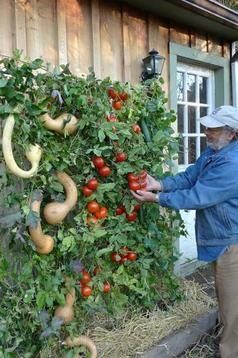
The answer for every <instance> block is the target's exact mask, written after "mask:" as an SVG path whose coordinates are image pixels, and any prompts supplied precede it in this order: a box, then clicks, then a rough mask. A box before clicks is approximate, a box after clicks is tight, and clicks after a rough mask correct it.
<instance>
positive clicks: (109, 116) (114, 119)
mask: <svg viewBox="0 0 238 358" xmlns="http://www.w3.org/2000/svg"><path fill="white" fill-rule="evenodd" d="M107 121H108V122H118V119H117V117H116V116H115V114H113V113H110V114H109V115H108V116H107Z"/></svg>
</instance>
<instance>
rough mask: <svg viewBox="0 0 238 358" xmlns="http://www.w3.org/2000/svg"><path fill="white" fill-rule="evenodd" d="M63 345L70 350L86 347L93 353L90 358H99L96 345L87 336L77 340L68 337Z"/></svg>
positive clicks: (76, 338)
mask: <svg viewBox="0 0 238 358" xmlns="http://www.w3.org/2000/svg"><path fill="white" fill-rule="evenodd" d="M63 344H64V345H66V346H68V347H70V348H72V347H79V346H85V347H86V348H87V349H88V350H89V352H90V353H91V355H90V358H97V347H96V345H95V343H94V342H93V341H92V340H91V339H90V338H89V337H87V336H83V335H82V336H79V337H75V338H70V337H67V338H66V340H65V341H64V342H63Z"/></svg>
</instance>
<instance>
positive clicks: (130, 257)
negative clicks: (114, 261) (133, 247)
mask: <svg viewBox="0 0 238 358" xmlns="http://www.w3.org/2000/svg"><path fill="white" fill-rule="evenodd" d="M127 259H128V260H129V261H136V259H137V253H136V252H133V251H130V252H128V254H127Z"/></svg>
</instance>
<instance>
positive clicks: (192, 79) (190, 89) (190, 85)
mask: <svg viewBox="0 0 238 358" xmlns="http://www.w3.org/2000/svg"><path fill="white" fill-rule="evenodd" d="M195 89H196V76H195V75H191V74H188V75H187V99H188V102H195V98H196V96H195Z"/></svg>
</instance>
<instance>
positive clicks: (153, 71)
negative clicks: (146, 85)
mask: <svg viewBox="0 0 238 358" xmlns="http://www.w3.org/2000/svg"><path fill="white" fill-rule="evenodd" d="M142 61H143V71H142V74H141V78H142V81H145V80H148V79H149V78H157V77H158V76H159V75H161V73H162V70H163V66H164V61H165V57H163V56H161V55H160V54H159V52H158V51H156V50H155V49H154V48H153V49H152V50H151V51H150V52H149V56H147V57H145V58H143V60H142Z"/></svg>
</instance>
